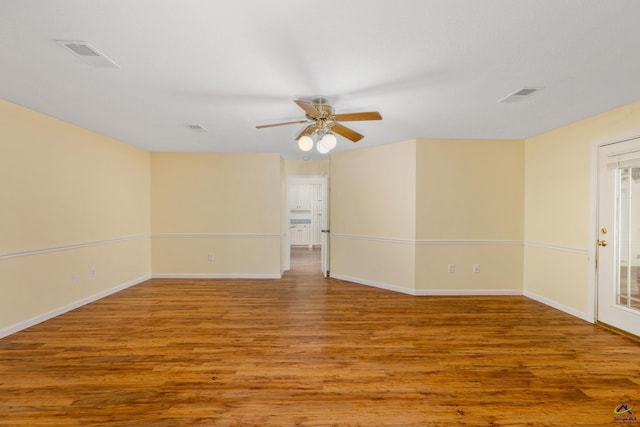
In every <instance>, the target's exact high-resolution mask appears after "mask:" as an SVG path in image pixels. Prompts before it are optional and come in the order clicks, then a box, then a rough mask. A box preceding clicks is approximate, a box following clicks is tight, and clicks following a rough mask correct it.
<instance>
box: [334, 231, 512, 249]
mask: <svg viewBox="0 0 640 427" xmlns="http://www.w3.org/2000/svg"><path fill="white" fill-rule="evenodd" d="M331 237H332V238H336V239H345V240H367V241H370V242H385V243H400V244H406V245H452V246H462V245H522V244H523V243H524V242H523V241H522V240H412V239H392V238H388V237H374V236H357V235H352V234H334V233H331Z"/></svg>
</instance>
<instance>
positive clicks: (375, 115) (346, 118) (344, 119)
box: [333, 111, 382, 122]
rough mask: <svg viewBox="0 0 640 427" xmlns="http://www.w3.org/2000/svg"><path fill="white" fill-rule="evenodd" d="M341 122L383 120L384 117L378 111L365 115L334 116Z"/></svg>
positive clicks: (364, 113) (368, 112)
mask: <svg viewBox="0 0 640 427" xmlns="http://www.w3.org/2000/svg"><path fill="white" fill-rule="evenodd" d="M333 117H334V118H335V120H336V121H339V122H355V121H360V120H382V116H381V115H380V113H378V112H377V111H367V112H363V113H347V114H335V115H334V116H333Z"/></svg>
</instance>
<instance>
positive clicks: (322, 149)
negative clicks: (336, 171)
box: [316, 138, 329, 154]
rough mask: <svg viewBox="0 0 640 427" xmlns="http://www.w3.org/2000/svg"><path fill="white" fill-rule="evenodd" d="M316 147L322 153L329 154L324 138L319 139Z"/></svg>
mask: <svg viewBox="0 0 640 427" xmlns="http://www.w3.org/2000/svg"><path fill="white" fill-rule="evenodd" d="M316 149H317V150H318V153H320V154H327V153H328V152H329V149H328V148H327V146H326V145H324V138H323V139H321V140H320V141H318V145H317V146H316Z"/></svg>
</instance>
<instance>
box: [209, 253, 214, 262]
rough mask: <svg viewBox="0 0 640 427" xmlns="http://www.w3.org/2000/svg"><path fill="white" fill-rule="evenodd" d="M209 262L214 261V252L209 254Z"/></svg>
mask: <svg viewBox="0 0 640 427" xmlns="http://www.w3.org/2000/svg"><path fill="white" fill-rule="evenodd" d="M208 259H209V262H211V261H213V252H209V257H208Z"/></svg>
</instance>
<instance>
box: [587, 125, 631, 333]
mask: <svg viewBox="0 0 640 427" xmlns="http://www.w3.org/2000/svg"><path fill="white" fill-rule="evenodd" d="M598 162H599V166H598V240H597V242H595V243H596V244H597V246H598V252H597V266H598V267H597V268H598V271H597V288H598V295H597V317H598V321H600V322H602V323H606V324H608V325H611V326H613V327H616V328H618V329H621V330H623V331H626V332H629V333H631V334H633V335H637V336H640V138H637V139H632V140H629V141H625V142H620V143H617V144H610V145H605V146H602V147H600V148H599V150H598Z"/></svg>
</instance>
